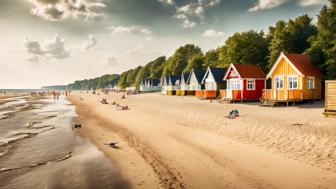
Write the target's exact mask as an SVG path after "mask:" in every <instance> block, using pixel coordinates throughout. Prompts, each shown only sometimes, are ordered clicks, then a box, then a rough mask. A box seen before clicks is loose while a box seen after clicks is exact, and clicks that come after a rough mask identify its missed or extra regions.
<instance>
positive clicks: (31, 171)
mask: <svg viewBox="0 0 336 189" xmlns="http://www.w3.org/2000/svg"><path fill="white" fill-rule="evenodd" d="M0 91H1V90H0ZM32 91H35V92H37V91H38V90H36V89H9V90H6V92H7V93H8V92H11V93H15V92H18V93H19V92H20V93H29V92H32ZM76 116H77V115H76V112H75V108H74V106H73V105H72V104H71V103H70V102H69V101H67V100H66V98H65V97H64V96H61V97H60V99H53V98H48V97H32V96H20V97H12V98H6V99H2V100H1V99H0V188H2V189H7V188H8V189H22V188H24V189H26V188H27V189H29V188H34V189H40V188H41V189H42V188H43V189H45V188H55V189H62V188H80V189H83V188H98V189H99V188H115V189H123V188H130V185H129V183H128V182H127V179H125V178H123V176H122V175H121V174H120V173H119V171H118V169H117V167H116V165H115V164H114V162H112V161H111V160H110V159H108V158H107V157H106V156H105V155H104V154H103V153H102V152H101V151H99V150H98V149H97V147H96V146H94V145H93V144H92V143H91V142H90V141H89V140H88V139H86V138H85V137H84V136H82V135H81V134H80V132H79V131H78V129H75V128H73V124H74V123H75V117H76Z"/></svg>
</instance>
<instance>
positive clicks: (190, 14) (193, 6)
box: [158, 0, 221, 28]
mask: <svg viewBox="0 0 336 189" xmlns="http://www.w3.org/2000/svg"><path fill="white" fill-rule="evenodd" d="M158 1H160V2H162V3H164V4H170V5H173V4H175V3H167V1H169V0H158ZM172 2H173V1H172ZM220 2H221V1H220V0H191V1H189V2H188V3H186V4H184V5H182V6H176V7H175V15H174V16H173V17H174V18H176V19H178V20H183V24H182V25H183V27H184V28H191V27H194V26H196V24H197V23H196V21H197V20H198V21H199V20H201V21H203V19H204V13H205V11H206V9H208V8H210V7H214V6H216V5H217V4H219V3H220ZM191 20H192V21H191Z"/></svg>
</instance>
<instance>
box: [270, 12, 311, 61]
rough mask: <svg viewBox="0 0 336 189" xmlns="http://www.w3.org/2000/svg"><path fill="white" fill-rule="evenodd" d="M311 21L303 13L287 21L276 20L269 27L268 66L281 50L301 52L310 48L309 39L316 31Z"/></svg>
mask: <svg viewBox="0 0 336 189" xmlns="http://www.w3.org/2000/svg"><path fill="white" fill-rule="evenodd" d="M311 21H312V18H310V17H309V16H308V15H303V16H299V17H297V18H296V19H295V20H289V21H288V22H284V21H278V22H277V23H276V25H275V27H270V29H269V30H270V32H269V36H268V39H269V40H270V43H271V44H270V46H269V51H270V55H269V60H268V62H269V67H271V66H272V65H273V64H274V63H275V61H276V60H277V58H278V57H279V55H280V53H281V52H289V53H298V54H301V53H303V52H305V51H306V50H307V49H308V48H310V43H309V39H310V38H312V37H314V36H315V35H316V33H317V29H316V26H314V25H313V24H312V23H311Z"/></svg>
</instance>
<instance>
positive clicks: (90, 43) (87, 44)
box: [82, 34, 98, 51]
mask: <svg viewBox="0 0 336 189" xmlns="http://www.w3.org/2000/svg"><path fill="white" fill-rule="evenodd" d="M97 43H98V41H97V40H96V38H95V37H94V36H93V35H92V34H91V35H89V39H88V40H86V41H84V42H83V44H82V50H84V51H88V50H91V49H94V48H95V47H96V45H97Z"/></svg>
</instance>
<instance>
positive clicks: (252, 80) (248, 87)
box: [246, 79, 256, 91]
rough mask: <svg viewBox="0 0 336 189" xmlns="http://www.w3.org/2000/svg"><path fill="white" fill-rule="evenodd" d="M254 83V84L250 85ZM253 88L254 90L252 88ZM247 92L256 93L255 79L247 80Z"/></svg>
mask: <svg viewBox="0 0 336 189" xmlns="http://www.w3.org/2000/svg"><path fill="white" fill-rule="evenodd" d="M249 82H252V83H249ZM250 86H252V88H250ZM246 90H248V91H255V90H256V80H254V79H247V80H246Z"/></svg>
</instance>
